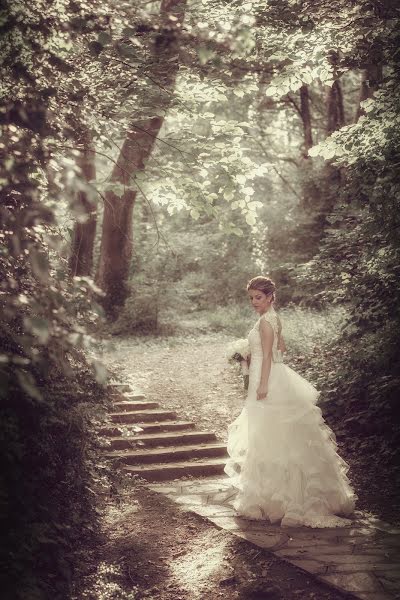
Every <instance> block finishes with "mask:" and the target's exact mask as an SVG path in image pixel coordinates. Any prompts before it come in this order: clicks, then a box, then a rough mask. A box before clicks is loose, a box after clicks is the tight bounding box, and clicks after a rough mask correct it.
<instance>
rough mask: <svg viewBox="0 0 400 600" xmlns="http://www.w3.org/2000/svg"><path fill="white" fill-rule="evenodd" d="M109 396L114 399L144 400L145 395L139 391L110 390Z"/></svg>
mask: <svg viewBox="0 0 400 600" xmlns="http://www.w3.org/2000/svg"><path fill="white" fill-rule="evenodd" d="M111 398H114V399H116V400H121V401H123V400H126V401H128V402H136V401H137V400H145V399H146V396H145V395H144V394H142V393H141V392H119V391H118V390H114V391H112V392H111Z"/></svg>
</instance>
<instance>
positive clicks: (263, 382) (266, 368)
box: [257, 319, 274, 400]
mask: <svg viewBox="0 0 400 600" xmlns="http://www.w3.org/2000/svg"><path fill="white" fill-rule="evenodd" d="M260 337H261V346H262V351H263V361H262V365H261V379H260V385H259V386H258V390H257V400H264V399H265V398H266V396H267V393H268V379H269V374H270V372H271V361H272V343H273V341H274V332H273V329H272V327H271V325H270V323H268V322H267V321H266V320H265V319H261V321H260Z"/></svg>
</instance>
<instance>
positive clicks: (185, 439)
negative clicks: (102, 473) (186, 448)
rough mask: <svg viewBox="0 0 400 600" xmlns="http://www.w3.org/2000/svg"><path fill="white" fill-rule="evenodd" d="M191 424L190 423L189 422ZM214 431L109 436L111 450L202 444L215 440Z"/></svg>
mask: <svg viewBox="0 0 400 600" xmlns="http://www.w3.org/2000/svg"><path fill="white" fill-rule="evenodd" d="M190 425H192V423H190ZM216 440H217V437H216V435H215V433H211V432H209V431H182V432H181V431H178V432H172V433H170V432H167V433H138V434H136V435H133V436H132V437H121V436H118V434H117V435H116V436H115V437H110V438H109V441H110V448H111V449H112V450H129V449H130V448H137V447H141V448H144V447H146V448H149V447H154V446H170V445H175V444H188V443H189V444H194V443H197V444H204V443H205V442H215V441H216Z"/></svg>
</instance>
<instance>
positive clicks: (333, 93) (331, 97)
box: [326, 79, 345, 135]
mask: <svg viewBox="0 0 400 600" xmlns="http://www.w3.org/2000/svg"><path fill="white" fill-rule="evenodd" d="M326 105H327V116H328V123H327V128H326V133H327V135H330V134H331V133H333V132H334V131H337V130H338V129H340V128H341V127H343V125H344V123H345V119H344V106H343V93H342V86H341V83H340V81H339V80H338V79H336V81H334V83H333V85H332V87H330V88H329V90H328V94H327V99H326Z"/></svg>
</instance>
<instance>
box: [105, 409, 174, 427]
mask: <svg viewBox="0 0 400 600" xmlns="http://www.w3.org/2000/svg"><path fill="white" fill-rule="evenodd" d="M110 419H111V421H112V422H113V423H135V424H136V423H139V422H141V421H143V422H148V421H167V420H170V419H176V413H174V412H173V411H172V410H156V409H149V410H137V411H124V412H116V413H111V414H110Z"/></svg>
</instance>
